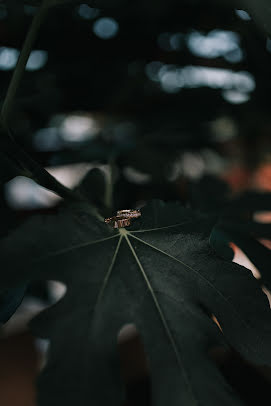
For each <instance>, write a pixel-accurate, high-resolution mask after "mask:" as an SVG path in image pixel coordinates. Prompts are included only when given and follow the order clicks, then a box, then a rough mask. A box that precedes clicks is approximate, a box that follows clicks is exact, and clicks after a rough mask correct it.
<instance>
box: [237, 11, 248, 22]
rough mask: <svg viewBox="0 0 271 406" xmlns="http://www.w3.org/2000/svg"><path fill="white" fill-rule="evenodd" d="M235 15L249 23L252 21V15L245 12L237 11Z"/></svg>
mask: <svg viewBox="0 0 271 406" xmlns="http://www.w3.org/2000/svg"><path fill="white" fill-rule="evenodd" d="M235 13H236V15H237V16H238V17H240V18H241V20H244V21H249V20H251V17H250V15H249V14H248V13H247V12H246V11H245V10H235Z"/></svg>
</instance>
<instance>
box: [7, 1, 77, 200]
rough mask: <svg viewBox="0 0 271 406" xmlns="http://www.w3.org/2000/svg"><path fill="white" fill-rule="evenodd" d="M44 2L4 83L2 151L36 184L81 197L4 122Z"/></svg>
mask: <svg viewBox="0 0 271 406" xmlns="http://www.w3.org/2000/svg"><path fill="white" fill-rule="evenodd" d="M46 3H47V5H48V1H46V0H44V1H43V3H42V5H41V6H40V8H39V10H38V12H37V14H36V15H35V17H34V18H33V21H32V24H31V26H30V29H29V31H28V33H27V35H26V38H25V41H24V44H23V48H22V51H21V53H20V56H19V59H18V62H17V65H16V68H15V70H14V73H13V76H12V79H11V82H10V85H9V87H8V91H7V95H6V98H5V100H4V103H3V107H2V111H1V115H0V125H1V128H2V130H3V132H4V134H6V135H7V138H8V139H7V140H6V142H5V145H4V152H5V153H6V155H7V156H9V157H10V158H11V159H12V160H13V161H14V162H16V163H17V164H18V166H19V168H20V169H21V170H22V174H24V175H25V176H28V177H29V178H31V179H33V180H34V181H36V182H37V183H38V184H39V185H41V186H43V187H45V188H46V189H50V190H51V191H53V192H55V193H56V194H58V195H59V196H61V197H63V198H68V199H73V200H78V199H79V200H82V198H81V197H80V196H79V195H78V194H76V193H75V192H73V191H72V190H70V189H68V188H66V187H65V186H64V185H62V184H61V183H60V182H58V181H57V180H56V179H55V178H54V177H53V176H52V175H51V174H50V173H49V172H47V171H46V169H44V168H43V167H42V166H41V165H40V164H39V163H38V162H36V161H35V160H34V159H32V158H31V157H30V156H29V155H28V154H27V153H26V152H25V151H24V150H23V149H22V148H21V147H20V146H19V145H18V144H17V143H16V141H15V140H14V137H13V136H12V134H11V131H10V128H9V124H8V121H9V116H10V113H11V110H12V107H13V103H14V98H15V96H16V92H17V89H18V87H19V84H20V81H21V79H22V77H23V73H24V70H25V66H26V64H27V61H28V58H29V55H30V53H31V49H32V47H33V44H34V42H35V39H36V37H37V34H38V31H39V28H40V26H41V24H42V22H43V21H44V19H45V17H46V15H47V11H48V7H47V6H46V5H45V4H46Z"/></svg>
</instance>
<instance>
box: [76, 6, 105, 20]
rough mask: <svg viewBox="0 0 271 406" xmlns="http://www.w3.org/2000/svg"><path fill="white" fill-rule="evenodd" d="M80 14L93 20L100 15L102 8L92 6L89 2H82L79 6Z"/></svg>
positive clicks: (86, 18)
mask: <svg viewBox="0 0 271 406" xmlns="http://www.w3.org/2000/svg"><path fill="white" fill-rule="evenodd" d="M78 14H79V16H80V17H82V18H84V19H85V20H92V19H93V18H96V17H98V15H99V14H100V10H99V9H98V8H93V7H90V6H88V5H87V4H80V6H79V7H78Z"/></svg>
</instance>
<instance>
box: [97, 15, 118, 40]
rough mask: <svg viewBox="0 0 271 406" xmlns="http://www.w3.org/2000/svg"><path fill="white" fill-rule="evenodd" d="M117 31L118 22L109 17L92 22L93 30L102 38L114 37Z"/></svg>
mask: <svg viewBox="0 0 271 406" xmlns="http://www.w3.org/2000/svg"><path fill="white" fill-rule="evenodd" d="M118 31H119V24H118V22H117V21H116V20H114V19H113V18H111V17H102V18H99V19H98V20H96V21H95V23H94V24H93V32H94V34H95V35H97V37H99V38H102V39H111V38H114V37H115V36H116V35H117V33H118Z"/></svg>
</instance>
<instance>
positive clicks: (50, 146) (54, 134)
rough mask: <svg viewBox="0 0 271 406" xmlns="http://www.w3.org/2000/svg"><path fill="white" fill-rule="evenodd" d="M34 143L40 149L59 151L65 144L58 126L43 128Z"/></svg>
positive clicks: (37, 133) (36, 135)
mask: <svg viewBox="0 0 271 406" xmlns="http://www.w3.org/2000/svg"><path fill="white" fill-rule="evenodd" d="M33 145H34V147H35V149H36V150H38V151H58V150H59V149H61V147H62V146H63V142H62V140H61V139H60V137H59V132H58V129H57V128H56V127H49V128H42V129H40V130H38V131H37V132H36V134H35V136H34V138H33Z"/></svg>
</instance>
